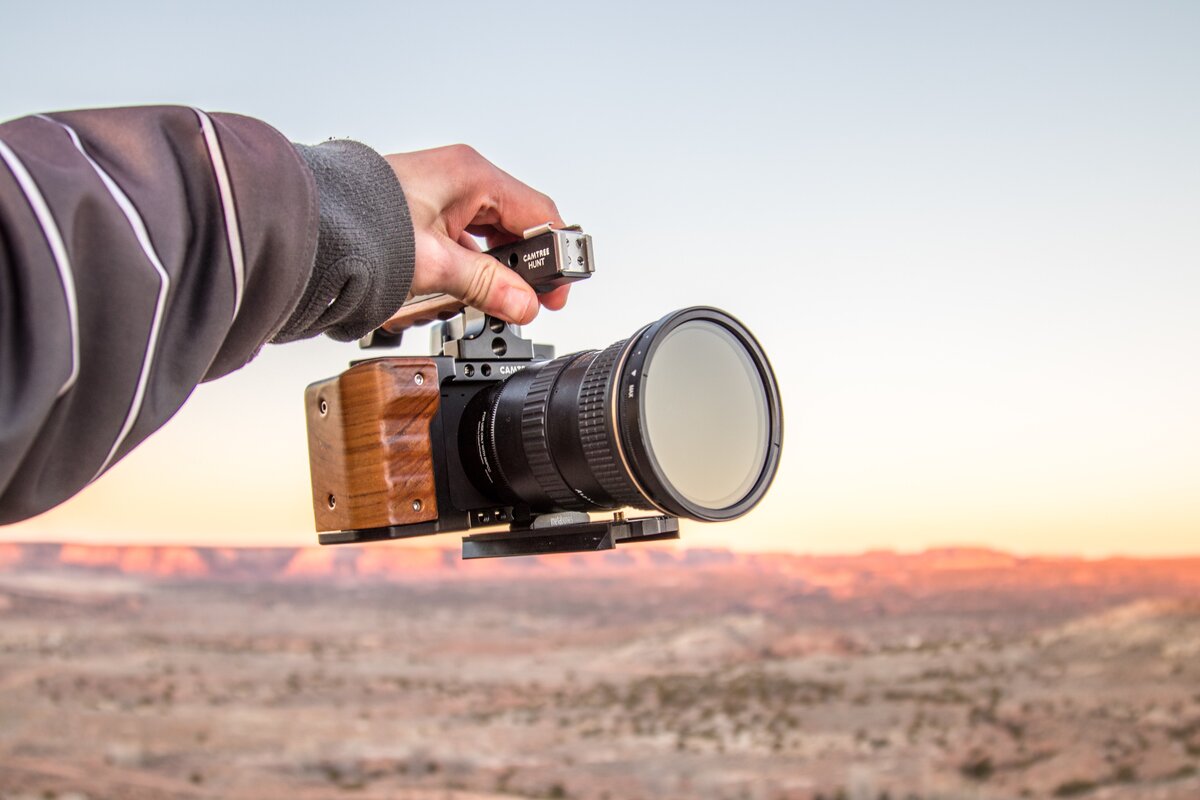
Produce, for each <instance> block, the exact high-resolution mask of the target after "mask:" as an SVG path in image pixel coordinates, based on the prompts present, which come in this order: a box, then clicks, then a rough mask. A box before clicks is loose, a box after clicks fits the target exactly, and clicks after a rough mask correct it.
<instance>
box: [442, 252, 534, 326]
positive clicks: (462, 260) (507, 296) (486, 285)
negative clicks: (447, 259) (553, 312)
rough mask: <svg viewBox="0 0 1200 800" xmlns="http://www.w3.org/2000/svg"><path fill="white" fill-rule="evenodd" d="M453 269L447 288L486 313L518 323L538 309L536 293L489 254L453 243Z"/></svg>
mask: <svg viewBox="0 0 1200 800" xmlns="http://www.w3.org/2000/svg"><path fill="white" fill-rule="evenodd" d="M449 249H450V251H451V262H452V263H451V268H450V274H449V275H447V276H446V286H445V289H446V290H447V291H449V292H450V294H452V295H454V296H455V297H457V298H458V299H459V300H462V301H463V302H464V303H466V304H467V305H469V306H471V307H473V308H477V309H479V310H480V311H482V312H483V313H485V314H491V315H492V316H496V317H500V318H501V319H503V320H506V321H508V322H512V323H515V324H517V325H524V324H525V323H527V322H531V321H532V320H533V318H534V317H535V316H537V312H538V299H537V294H536V293H535V292H534V291H533V288H532V287H530V285H529V284H527V283H526V282H525V281H523V280H521V278H520V277H519V276H518V275H517V274H516V273H515V272H513V271H512V270H511V269H509V268H508V267H506V266H504V265H503V264H501V263H500V262H499V261H497V260H496V259H494V258H492V257H491V256H489V255H488V254H486V253H480V252H478V251H477V250H471V249H468V248H466V247H463V246H462V245H459V244H457V243H454V244H450V245H449Z"/></svg>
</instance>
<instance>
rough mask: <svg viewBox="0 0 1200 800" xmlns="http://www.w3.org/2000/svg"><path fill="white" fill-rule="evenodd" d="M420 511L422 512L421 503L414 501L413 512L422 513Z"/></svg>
mask: <svg viewBox="0 0 1200 800" xmlns="http://www.w3.org/2000/svg"><path fill="white" fill-rule="evenodd" d="M420 510H421V501H420V500H413V511H420Z"/></svg>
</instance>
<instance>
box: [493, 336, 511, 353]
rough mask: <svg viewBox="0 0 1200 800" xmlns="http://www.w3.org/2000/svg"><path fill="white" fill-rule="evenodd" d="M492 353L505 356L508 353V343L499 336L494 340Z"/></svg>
mask: <svg viewBox="0 0 1200 800" xmlns="http://www.w3.org/2000/svg"><path fill="white" fill-rule="evenodd" d="M492 352H493V353H495V354H496V355H498V356H502V355H504V354H505V353H507V352H508V342H506V341H504V340H503V339H501V338H500V337H499V336H497V337H496V338H495V339H492Z"/></svg>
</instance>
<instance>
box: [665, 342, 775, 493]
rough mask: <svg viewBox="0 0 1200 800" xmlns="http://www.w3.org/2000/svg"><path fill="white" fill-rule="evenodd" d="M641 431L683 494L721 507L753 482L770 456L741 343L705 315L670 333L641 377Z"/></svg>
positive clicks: (761, 399) (763, 399)
mask: <svg viewBox="0 0 1200 800" xmlns="http://www.w3.org/2000/svg"><path fill="white" fill-rule="evenodd" d="M643 381H644V383H643V394H642V398H643V418H642V424H643V428H644V432H645V436H646V438H647V440H648V443H649V445H650V447H649V450H650V452H651V453H652V454H653V458H654V460H655V462H657V464H658V466H659V468H660V470H661V471H662V473H663V476H664V477H665V478H666V479H667V480H668V481H669V482H670V483H671V485H672V486H673V487H674V488H675V490H676V491H678V492H679V493H680V494H681V495H683V496H684V497H685V498H687V499H688V500H690V501H691V502H693V503H696V504H698V505H701V506H704V507H707V508H712V509H720V508H726V507H728V506H731V505H733V504H735V503H737V502H738V501H739V500H741V499H742V498H744V497H745V496H746V495H747V494H748V493H749V492H750V490H751V489H752V488H753V487H754V485H755V483H756V481H757V480H758V477H759V475H760V474H761V472H762V469H763V466H764V464H765V463H766V459H767V446H768V442H769V436H768V430H767V429H768V425H769V410H768V406H767V393H766V390H765V388H764V386H763V381H762V377H761V376H760V375H759V372H758V370H757V369H756V368H755V366H754V363H753V362H752V361H751V360H750V357H749V355H748V354H747V352H746V347H745V346H744V345H743V344H742V343H741V342H740V341H738V339H737V338H736V337H734V335H733V334H732V333H730V332H729V330H728V329H726V328H725V327H724V326H722V325H719V324H716V323H713V322H709V321H707V320H696V321H692V322H686V323H684V324H682V325H680V326H679V327H677V328H675V329H674V330H672V331H670V332H669V333H668V334H667V335H666V337H664V338H663V340H662V342H661V343H660V344H659V345H658V348H657V349H656V350H655V351H654V353H653V354H652V356H651V358H650V360H649V361H648V362H647V365H646V367H645V373H644V375H643Z"/></svg>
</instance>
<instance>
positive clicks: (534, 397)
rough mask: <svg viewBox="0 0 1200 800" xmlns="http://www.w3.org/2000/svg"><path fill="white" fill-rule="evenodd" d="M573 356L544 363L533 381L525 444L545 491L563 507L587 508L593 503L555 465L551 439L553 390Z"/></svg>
mask: <svg viewBox="0 0 1200 800" xmlns="http://www.w3.org/2000/svg"><path fill="white" fill-rule="evenodd" d="M573 358H575V356H574V355H571V356H563V357H562V358H556V359H554V360H553V361H551V362H550V363H548V364H546V365H544V366H542V367H541V368H540V369H539V370H538V373H537V376H536V377H534V379H533V382H532V383H530V384H529V389H528V390H527V393H526V395H525V402H524V405H523V407H522V409H521V444H522V446H523V447H524V448H525V458H526V459H527V460H528V462H529V469H530V472H532V473H533V477H534V478H535V479H536V480H537V482H538V485H539V486H541V487H542V491H544V492H545V493H546V494H547V495H548V496H549V497H550V499H551V500H553V501H554V503H555V504H556V505H557V506H559V507H561V508H566V509H586V508H588V507H589V506H587V505H586V504H585V503H583V502H581V501H580V499H579V498H578V497H576V496H575V493H574V492H572V491H571V489H570V488H569V487H568V486H567V484H566V482H564V481H563V479H562V475H560V474H559V472H558V468H557V467H556V466H555V465H554V459H553V458H552V457H551V455H550V442H549V439H548V431H549V424H548V413H547V412H548V409H549V405H550V393H551V391H552V390H553V389H554V382H555V380H557V378H558V375H559V373H560V372H562V370H563V367H565V366H566V365H567V364H568V363H569V362H570V361H571V360H572V359H573Z"/></svg>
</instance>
